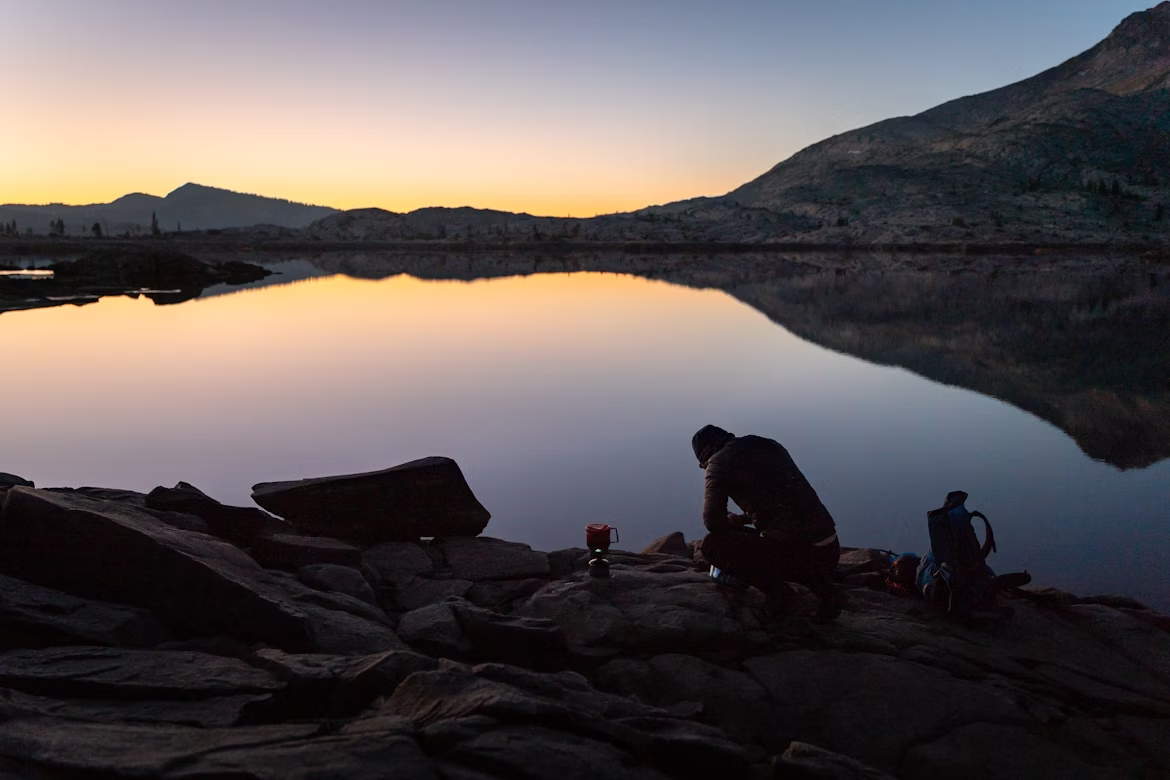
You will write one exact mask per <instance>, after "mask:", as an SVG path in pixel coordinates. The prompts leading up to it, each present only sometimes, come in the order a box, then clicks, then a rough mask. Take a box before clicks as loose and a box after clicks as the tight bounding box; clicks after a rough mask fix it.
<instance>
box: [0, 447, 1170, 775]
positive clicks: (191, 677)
mask: <svg viewBox="0 0 1170 780" xmlns="http://www.w3.org/2000/svg"><path fill="white" fill-rule="evenodd" d="M254 499H255V500H256V502H257V503H258V504H259V505H260V506H262V507H264V508H265V509H268V510H271V511H272V512H274V513H275V514H270V513H269V512H266V511H263V510H262V509H258V508H255V507H248V508H245V507H231V506H225V505H223V504H221V503H219V502H217V501H215V500H214V499H212V498H210V497H209V496H207V495H205V494H204V493H202V492H201V491H199V490H198V489H197V488H195V487H194V486H191V485H188V484H186V483H180V484H179V485H177V486H175V487H174V488H157V489H155V490H154V491H152V492H151V493H149V494H142V493H136V492H131V491H125V490H114V489H103V488H90V487H82V488H51V489H47V490H44V489H36V488H35V487H34V486H33V484H32V483H31V482H28V481H26V480H23V479H20V478H18V477H15V476H12V475H7V474H5V475H0V502H2V503H0V542H2V544H0V625H2V627H3V631H2V632H0V642H2V643H3V648H2V651H0V712H2V716H0V777H5V778H8V777H11V778H18V777H19V778H77V777H127V778H129V777H138V778H144V777H164V778H211V777H217V778H229V777H230V778H266V779H271V780H288V779H289V778H391V777H392V778H403V779H405V778H410V779H413V778H419V779H420V780H422V779H424V778H425V779H426V780H487V779H488V778H501V779H502V778H509V779H511V778H556V780H576V779H577V778H582V779H584V778H588V779H589V780H597V779H599V778H606V779H607V780H608V779H609V778H618V779H630V780H633V779H634V778H637V779H639V780H650V779H651V778H672V777H677V778H696V780H698V779H700V778H701V779H702V780H712V779H713V778H720V780H722V779H723V778H770V777H777V778H837V779H844V778H868V779H872V778H881V777H900V778H932V780H933V779H934V778H939V777H952V778H1155V777H1166V776H1167V774H1168V773H1170V619H1167V618H1166V617H1164V616H1162V615H1160V614H1158V613H1157V612H1154V611H1152V610H1150V609H1148V608H1145V607H1144V606H1142V605H1141V604H1138V603H1136V602H1134V601H1132V600H1129V599H1124V598H1117V597H1096V598H1078V597H1075V596H1072V595H1070V594H1065V593H1059V592H1055V591H1051V590H1042V589H1037V590H1027V591H1019V592H1017V593H1016V594H1015V595H1014V596H1013V597H1011V598H1010V599H1008V603H1009V604H1010V606H1011V607H1012V608H1013V609H1014V615H1013V617H1012V618H1011V619H1010V620H1008V621H1006V622H1004V623H1002V624H999V625H996V626H966V625H960V624H957V623H954V622H950V621H945V620H941V619H931V618H930V617H929V616H928V615H925V614H924V613H923V612H922V610H921V609H920V604H918V603H917V602H915V601H914V600H912V599H908V598H902V597H898V596H894V595H889V594H887V593H885V592H884V591H881V590H875V589H871V588H870V587H867V585H870V584H872V581H873V580H874V579H878V580H880V579H881V571H882V569H883V567H884V566H886V565H887V563H886V562H887V560H888V559H887V557H886V556H885V555H884V554H882V553H880V552H878V551H876V550H864V549H850V550H848V551H847V552H845V553H844V554H843V555H842V558H841V562H840V566H839V574H840V578H841V579H842V581H843V582H844V583H846V584H847V585H848V586H849V587H850V590H849V593H850V605H849V606H848V608H847V609H846V611H845V612H844V614H842V615H841V617H840V618H839V619H838V620H837V621H836V622H835V623H832V624H829V625H819V624H815V623H813V622H812V621H810V620H809V619H807V617H806V616H804V615H802V614H800V613H799V612H798V613H796V614H792V615H790V616H786V617H775V616H772V615H771V613H770V612H768V611H766V610H764V609H763V605H764V598H763V595H762V594H760V593H758V592H757V591H755V590H754V589H748V590H746V591H731V590H728V589H725V588H723V587H721V586H719V585H717V584H716V583H715V582H714V581H713V580H712V579H711V578H710V576H708V574H707V571H706V568H707V567H706V566H705V564H704V562H703V561H702V553H701V549H696V548H697V545H694V544H692V545H688V544H687V543H686V542H685V540H684V539H683V538H682V535H681V534H674V535H672V536H670V537H666V538H665V539H662V540H659V541H658V542H656V543H655V544H654V545H652V546H651V547H650V548H648V550H647V551H645V552H643V553H641V554H633V553H627V552H620V551H614V552H612V553H611V556H610V557H611V561H612V566H611V568H610V576H609V577H608V578H606V579H599V578H593V577H591V576H590V574H589V572H588V559H589V553H588V551H586V550H585V549H569V550H560V551H556V552H551V553H543V552H537V551H534V550H532V549H530V548H529V547H528V546H526V545H523V544H516V543H512V542H507V541H502V540H498V539H493V538H489V537H484V536H480V535H479V534H481V533H482V532H483V531H484V530H485V529H486V526H487V523H488V520H489V514H488V512H487V510H486V509H484V507H483V506H482V505H480V503H479V502H478V501H477V500H476V498H475V496H474V494H473V492H472V490H471V488H470V487H469V486H468V485H467V483H466V482H465V480H464V478H463V475H462V473H461V472H460V470H459V467H458V466H457V465H456V463H455V462H454V461H451V460H449V459H446V458H428V459H425V460H422V461H416V462H414V463H409V464H405V465H403V466H399V467H397V468H394V469H389V470H387V471H382V472H376V473H372V474H364V475H354V476H347V477H334V478H324V479H315V480H304V481H300V482H290V483H272V484H265V485H258V486H257V487H256V489H255V492H254ZM276 515H280V516H279V517H277V516H276ZM846 541H848V540H846Z"/></svg>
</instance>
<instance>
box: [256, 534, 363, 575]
mask: <svg viewBox="0 0 1170 780" xmlns="http://www.w3.org/2000/svg"><path fill="white" fill-rule="evenodd" d="M251 549H252V557H253V558H255V559H256V561H257V562H258V563H259V564H260V565H261V566H264V567H265V568H268V569H285V570H287V571H296V570H298V569H300V568H301V567H303V566H312V565H313V564H321V563H325V564H334V565H337V566H360V565H361V563H362V551H361V550H359V549H358V548H356V547H354V546H353V545H352V544H346V543H345V542H343V541H341V540H340V539H330V538H328V537H325V536H296V535H294V534H275V535H273V536H262V537H260V538H258V539H256V540H255V541H254V542H253V543H252V548H251Z"/></svg>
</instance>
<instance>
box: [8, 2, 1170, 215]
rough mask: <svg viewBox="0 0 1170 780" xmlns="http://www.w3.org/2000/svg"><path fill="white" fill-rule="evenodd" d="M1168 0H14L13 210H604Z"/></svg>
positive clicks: (741, 179) (684, 193)
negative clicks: (197, 199) (140, 201)
mask: <svg viewBox="0 0 1170 780" xmlns="http://www.w3.org/2000/svg"><path fill="white" fill-rule="evenodd" d="M1154 2H1155V0H1137V1H1133V0H881V1H880V2H874V0H588V1H585V0H381V1H376V0H327V1H326V0H316V1H310V0H198V1H197V2H192V1H190V0H167V1H166V2H158V1H157V0H149V1H148V0H0V25H2V27H3V45H0V73H3V74H4V76H5V78H4V83H5V86H4V98H3V99H2V100H0V203H51V202H58V203H69V204H82V203H100V202H108V201H110V200H113V199H115V198H117V197H120V196H121V195H124V194H127V193H130V192H148V193H151V194H155V195H165V194H166V193H167V192H170V191H171V190H173V189H176V188H177V187H179V186H181V185H182V184H184V183H187V182H196V183H199V184H205V185H209V186H216V187H225V188H228V189H233V190H237V191H241V192H252V193H257V194H261V195H268V196H273V197H282V198H288V199H290V200H296V201H301V202H307V203H315V204H321V205H328V206H333V207H336V208H343V209H348V208H361V207H369V206H376V207H380V208H385V209H389V210H392V211H409V210H412V209H416V208H421V207H425V206H475V207H479V208H497V209H504V210H508V211H525V212H529V213H534V214H542V215H552V216H566V215H571V216H578V217H581V216H592V215H594V214H599V213H611V212H616V211H626V210H632V209H637V208H641V207H643V206H647V205H651V204H658V203H667V202H671V201H675V200H682V199H685V198H691V197H697V196H702V195H722V194H724V193H726V192H729V191H730V190H732V189H734V188H735V187H737V186H739V185H740V184H743V183H745V182H747V181H749V180H751V179H753V178H755V177H756V176H759V175H760V174H762V173H764V172H765V171H767V170H768V169H769V168H771V167H772V166H773V165H775V164H776V163H778V162H780V161H782V160H783V159H785V158H787V157H789V156H790V155H792V154H793V153H795V152H797V151H799V150H800V149H802V148H804V147H805V146H808V145H809V144H812V143H815V142H816V141H819V140H822V139H824V138H826V137H828V136H831V135H834V134H836V133H840V132H844V131H847V130H850V129H853V128H856V127H861V126H864V125H867V124H870V123H872V122H876V121H880V120H882V119H886V118H889V117H891V116H900V115H906V114H913V113H917V112H919V111H923V110H926V109H928V108H930V107H932V106H934V105H937V104H939V103H942V102H945V101H947V100H950V99H953V98H956V97H961V96H963V95H967V94H974V93H977V92H982V91H986V90H988V89H993V88H995V87H998V86H1003V85H1004V84H1008V83H1011V82H1013V81H1018V80H1020V79H1022V78H1027V77H1028V76H1031V75H1034V74H1036V73H1038V72H1040V71H1042V70H1044V69H1046V68H1048V67H1052V66H1054V65H1057V64H1059V63H1060V62H1062V61H1064V60H1065V59H1068V58H1069V57H1072V56H1075V55H1076V54H1079V53H1080V52H1082V51H1084V50H1085V49H1088V48H1090V47H1091V46H1093V45H1094V44H1096V43H1097V42H1098V41H1099V40H1101V39H1102V38H1104V37H1105V36H1106V35H1108V34H1109V32H1110V30H1112V29H1113V27H1115V26H1116V25H1117V24H1118V23H1119V22H1120V21H1121V20H1122V19H1123V18H1124V17H1125V16H1127V15H1128V14H1130V13H1133V12H1134V11H1139V10H1144V9H1145V8H1147V7H1149V6H1151V5H1153V4H1154Z"/></svg>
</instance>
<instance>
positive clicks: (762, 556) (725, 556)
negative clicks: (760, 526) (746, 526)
mask: <svg viewBox="0 0 1170 780" xmlns="http://www.w3.org/2000/svg"><path fill="white" fill-rule="evenodd" d="M783 548H784V546H783V545H780V544H777V543H776V542H773V541H771V540H769V539H764V538H763V537H761V536H760V535H759V534H755V533H751V532H738V531H722V532H720V533H715V534H707V536H706V537H704V538H703V545H702V551H703V557H704V558H705V559H706V560H707V561H708V562H709V563H710V564H711V565H712V566H714V567H716V568H718V569H722V570H723V571H725V572H727V573H728V574H730V575H731V576H733V577H738V578H739V579H741V580H743V581H745V582H747V583H749V584H751V585H754V586H756V587H757V588H759V589H760V590H762V591H764V592H765V593H784V592H785V591H787V590H788V585H787V582H788V579H787V578H786V576H785V572H786V567H785V566H783V565H782V558H781V556H782V554H783Z"/></svg>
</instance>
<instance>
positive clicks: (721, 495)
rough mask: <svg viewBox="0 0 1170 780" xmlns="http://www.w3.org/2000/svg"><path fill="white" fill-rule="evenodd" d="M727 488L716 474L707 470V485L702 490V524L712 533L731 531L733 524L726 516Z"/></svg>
mask: <svg viewBox="0 0 1170 780" xmlns="http://www.w3.org/2000/svg"><path fill="white" fill-rule="evenodd" d="M727 499H728V495H727V489H726V488H725V487H723V485H722V483H721V481H720V479H719V477H718V475H716V474H712V473H711V470H710V469H708V471H707V486H706V488H705V489H704V491H703V525H705V526H707V530H708V531H711V532H712V533H714V532H716V531H731V530H734V528H735V525H734V524H733V523H732V522H731V520H730V519H729V518H728V516H727Z"/></svg>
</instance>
